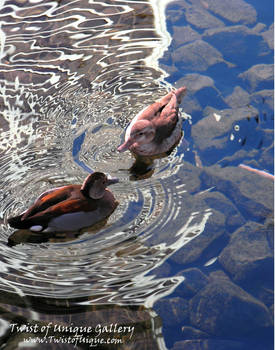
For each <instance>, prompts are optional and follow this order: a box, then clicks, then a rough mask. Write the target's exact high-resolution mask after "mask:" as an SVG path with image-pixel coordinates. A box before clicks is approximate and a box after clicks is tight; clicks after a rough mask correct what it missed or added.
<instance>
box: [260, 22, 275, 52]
mask: <svg viewBox="0 0 275 350" xmlns="http://www.w3.org/2000/svg"><path fill="white" fill-rule="evenodd" d="M261 35H262V36H263V38H264V41H265V42H266V43H267V44H268V46H269V48H270V49H271V50H274V23H273V24H272V25H271V26H270V27H269V29H268V30H266V31H265V32H262V33H261Z"/></svg>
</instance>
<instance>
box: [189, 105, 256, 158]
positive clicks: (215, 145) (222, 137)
mask: <svg viewBox="0 0 275 350" xmlns="http://www.w3.org/2000/svg"><path fill="white" fill-rule="evenodd" d="M205 115H206V116H205V117H204V118H202V119H201V120H200V121H199V122H198V123H196V124H195V125H193V127H192V137H193V139H194V142H195V144H196V147H197V148H198V150H199V151H200V152H202V153H203V156H204V158H205V159H206V160H207V161H208V159H209V160H212V161H214V162H216V161H218V160H219V159H220V158H221V155H220V153H219V152H218V151H219V150H224V149H225V148H227V143H228V141H229V138H230V133H231V132H232V131H233V126H234V124H235V123H236V122H238V121H240V120H243V119H247V118H255V117H256V116H258V110H257V109H256V108H254V107H241V108H234V109H233V108H232V109H223V110H217V109H214V108H210V107H209V108H207V109H205ZM202 135H203V137H202ZM207 164H209V161H208V163H207Z"/></svg>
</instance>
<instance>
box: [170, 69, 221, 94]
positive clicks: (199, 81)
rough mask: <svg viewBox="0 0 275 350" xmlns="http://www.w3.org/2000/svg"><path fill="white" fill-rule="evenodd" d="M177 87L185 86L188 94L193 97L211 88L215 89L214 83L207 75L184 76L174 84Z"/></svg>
mask: <svg viewBox="0 0 275 350" xmlns="http://www.w3.org/2000/svg"><path fill="white" fill-rule="evenodd" d="M176 85H177V86H183V85H184V86H186V87H187V92H188V94H191V95H194V94H195V93H196V92H198V91H200V90H202V89H205V88H211V89H215V90H217V89H216V88H215V83H214V80H213V79H212V78H210V77H209V76H207V75H202V74H198V73H192V74H186V75H185V76H184V77H183V78H181V79H180V80H178V81H177V82H176Z"/></svg>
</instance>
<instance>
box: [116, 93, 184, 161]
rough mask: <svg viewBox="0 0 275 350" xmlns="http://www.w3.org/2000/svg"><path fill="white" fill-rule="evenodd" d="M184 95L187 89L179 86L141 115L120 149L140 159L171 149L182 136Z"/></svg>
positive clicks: (130, 127) (131, 125)
mask: <svg viewBox="0 0 275 350" xmlns="http://www.w3.org/2000/svg"><path fill="white" fill-rule="evenodd" d="M185 93H186V87H185V86H183V87H180V88H178V89H176V90H173V91H171V92H169V93H168V94H167V95H165V96H164V97H162V98H161V99H160V100H159V101H156V102H155V103H153V104H151V105H150V106H148V107H146V108H144V109H143V110H142V111H141V112H139V113H138V114H137V115H136V116H135V118H134V119H133V120H132V121H131V122H130V124H129V126H128V127H127V129H126V132H125V141H124V143H122V144H121V145H120V146H119V147H118V148H117V150H118V151H119V152H125V151H126V150H130V151H131V152H132V153H133V154H134V155H137V156H156V155H159V154H163V153H166V152H168V151H169V150H171V149H172V148H173V147H174V145H176V144H177V143H178V142H179V140H180V139H181V137H182V135H183V133H182V118H181V117H180V116H179V105H180V103H181V100H182V98H183V96H184V95H185Z"/></svg>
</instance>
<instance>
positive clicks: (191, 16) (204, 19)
mask: <svg viewBox="0 0 275 350" xmlns="http://www.w3.org/2000/svg"><path fill="white" fill-rule="evenodd" d="M193 2H194V1H193ZM185 8H186V10H185V18H186V20H187V22H189V23H190V24H192V25H194V26H195V27H197V28H199V29H208V28H216V27H223V26H224V23H223V21H221V20H220V19H218V18H217V17H216V16H213V15H212V14H211V13H210V12H209V11H207V10H206V9H205V8H203V7H200V6H198V3H196V4H194V5H193V6H190V5H187V6H185Z"/></svg>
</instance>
